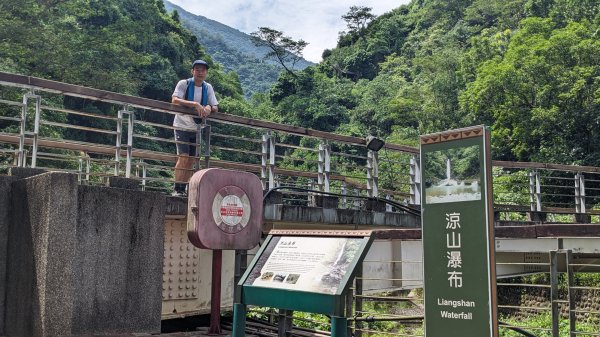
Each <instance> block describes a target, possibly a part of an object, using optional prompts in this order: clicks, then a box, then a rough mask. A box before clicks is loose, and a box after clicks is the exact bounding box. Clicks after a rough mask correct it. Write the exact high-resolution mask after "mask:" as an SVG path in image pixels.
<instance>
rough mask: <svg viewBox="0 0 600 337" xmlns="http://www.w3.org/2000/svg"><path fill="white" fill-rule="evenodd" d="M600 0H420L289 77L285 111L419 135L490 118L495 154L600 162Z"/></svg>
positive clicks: (279, 91)
mask: <svg viewBox="0 0 600 337" xmlns="http://www.w3.org/2000/svg"><path fill="white" fill-rule="evenodd" d="M599 29H600V4H599V3H598V1H595V0H413V1H412V2H411V3H410V4H409V5H405V6H402V7H400V8H397V9H395V10H393V11H391V12H389V13H387V14H385V15H382V16H380V17H377V18H375V19H374V20H373V21H371V22H370V24H368V26H367V27H366V28H365V29H354V30H352V29H351V30H349V31H348V32H346V33H342V34H340V37H339V40H338V45H337V48H334V49H333V50H326V51H325V52H324V54H323V56H324V61H323V62H321V63H320V64H319V65H317V66H316V67H312V68H308V69H306V70H304V71H303V72H301V73H299V74H298V78H293V77H291V76H288V75H283V76H281V77H280V79H279V81H278V83H277V84H276V85H275V86H274V87H273V88H272V90H271V93H270V97H269V100H265V101H264V102H263V103H262V104H263V106H265V108H263V109H261V110H262V111H270V112H271V113H272V114H273V115H274V116H277V118H279V119H280V120H284V121H287V122H291V123H294V124H297V125H302V126H306V127H311V128H317V129H323V130H326V131H335V132H341V133H347V134H352V135H357V136H364V135H366V134H368V133H374V134H378V135H380V136H383V137H385V138H387V139H388V141H394V142H401V143H407V144H416V140H417V135H418V134H423V133H429V132H437V131H442V130H446V129H450V128H458V127H465V126H469V125H475V124H487V125H490V126H492V130H493V131H492V137H493V141H492V144H493V150H494V158H495V159H503V160H525V161H527V160H532V161H548V162H556V163H569V164H570V163H576V164H585V165H600V151H599V150H598V149H600V128H599V127H598V126H599V124H600V109H599V108H600V41H599V36H598V35H599Z"/></svg>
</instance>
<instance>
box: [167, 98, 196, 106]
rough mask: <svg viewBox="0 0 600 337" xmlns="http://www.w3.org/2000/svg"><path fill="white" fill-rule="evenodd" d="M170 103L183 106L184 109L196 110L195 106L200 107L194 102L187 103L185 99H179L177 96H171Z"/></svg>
mask: <svg viewBox="0 0 600 337" xmlns="http://www.w3.org/2000/svg"><path fill="white" fill-rule="evenodd" d="M171 103H173V104H175V105H181V106H185V107H188V108H196V107H197V106H199V105H200V103H198V102H196V101H188V100H186V99H183V98H179V97H177V96H172V97H171Z"/></svg>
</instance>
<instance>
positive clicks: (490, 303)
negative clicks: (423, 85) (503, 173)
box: [421, 126, 498, 337]
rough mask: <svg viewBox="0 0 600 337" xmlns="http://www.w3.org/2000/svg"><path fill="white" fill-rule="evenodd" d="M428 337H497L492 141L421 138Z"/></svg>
mask: <svg viewBox="0 0 600 337" xmlns="http://www.w3.org/2000/svg"><path fill="white" fill-rule="evenodd" d="M421 168H422V172H423V186H422V189H423V190H422V193H421V196H422V197H421V198H422V203H421V205H422V215H421V219H422V220H421V221H422V238H423V264H424V266H423V273H424V275H423V281H424V296H425V336H426V337H442V336H443V337H463V336H478V337H497V336H498V319H497V303H496V302H497V299H496V267H495V258H494V254H495V250H494V222H493V214H492V212H493V208H492V188H491V186H492V184H491V159H490V136H489V131H488V129H487V128H486V127H484V126H476V127H471V128H465V129H459V130H452V131H447V132H442V133H436V134H430V135H425V136H421Z"/></svg>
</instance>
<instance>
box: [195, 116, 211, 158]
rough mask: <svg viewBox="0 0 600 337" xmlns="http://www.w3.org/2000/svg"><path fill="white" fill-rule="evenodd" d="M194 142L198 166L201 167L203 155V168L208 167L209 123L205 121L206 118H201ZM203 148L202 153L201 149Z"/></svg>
mask: <svg viewBox="0 0 600 337" xmlns="http://www.w3.org/2000/svg"><path fill="white" fill-rule="evenodd" d="M196 143H197V144H198V146H197V148H196V149H197V151H196V154H197V155H198V168H197V169H200V167H202V157H204V168H208V167H209V161H210V125H209V124H208V123H207V122H206V118H204V119H203V120H202V123H201V124H199V125H198V131H197V134H196ZM203 148H204V153H202V149H203Z"/></svg>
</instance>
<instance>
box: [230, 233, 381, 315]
mask: <svg viewBox="0 0 600 337" xmlns="http://www.w3.org/2000/svg"><path fill="white" fill-rule="evenodd" d="M293 232H294V231H271V233H270V235H269V236H268V237H267V239H266V240H265V242H264V243H263V245H262V247H261V249H260V250H259V251H258V253H257V255H256V257H255V258H254V260H253V261H252V263H251V264H250V266H249V267H248V270H247V271H246V273H245V274H244V276H242V279H241V280H240V283H239V285H241V286H242V294H243V295H242V296H243V298H241V299H240V300H241V302H242V303H244V304H253V305H263V306H270V307H275V308H281V309H288V310H300V311H306V312H316V313H324V314H331V315H340V314H342V309H343V306H344V298H343V295H344V294H345V292H346V291H347V290H348V288H349V287H350V285H351V281H352V278H353V277H354V275H355V274H356V270H355V269H356V267H357V266H358V265H360V264H361V263H362V260H363V259H364V256H365V255H366V253H367V250H368V248H369V247H370V245H371V242H372V238H371V236H370V235H371V232H370V231H319V232H313V233H312V235H311V233H309V232H306V233H298V232H297V233H295V234H294V233H293ZM326 232H327V233H326ZM273 233H274V234H273ZM277 234H279V235H277ZM317 235H319V236H317Z"/></svg>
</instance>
